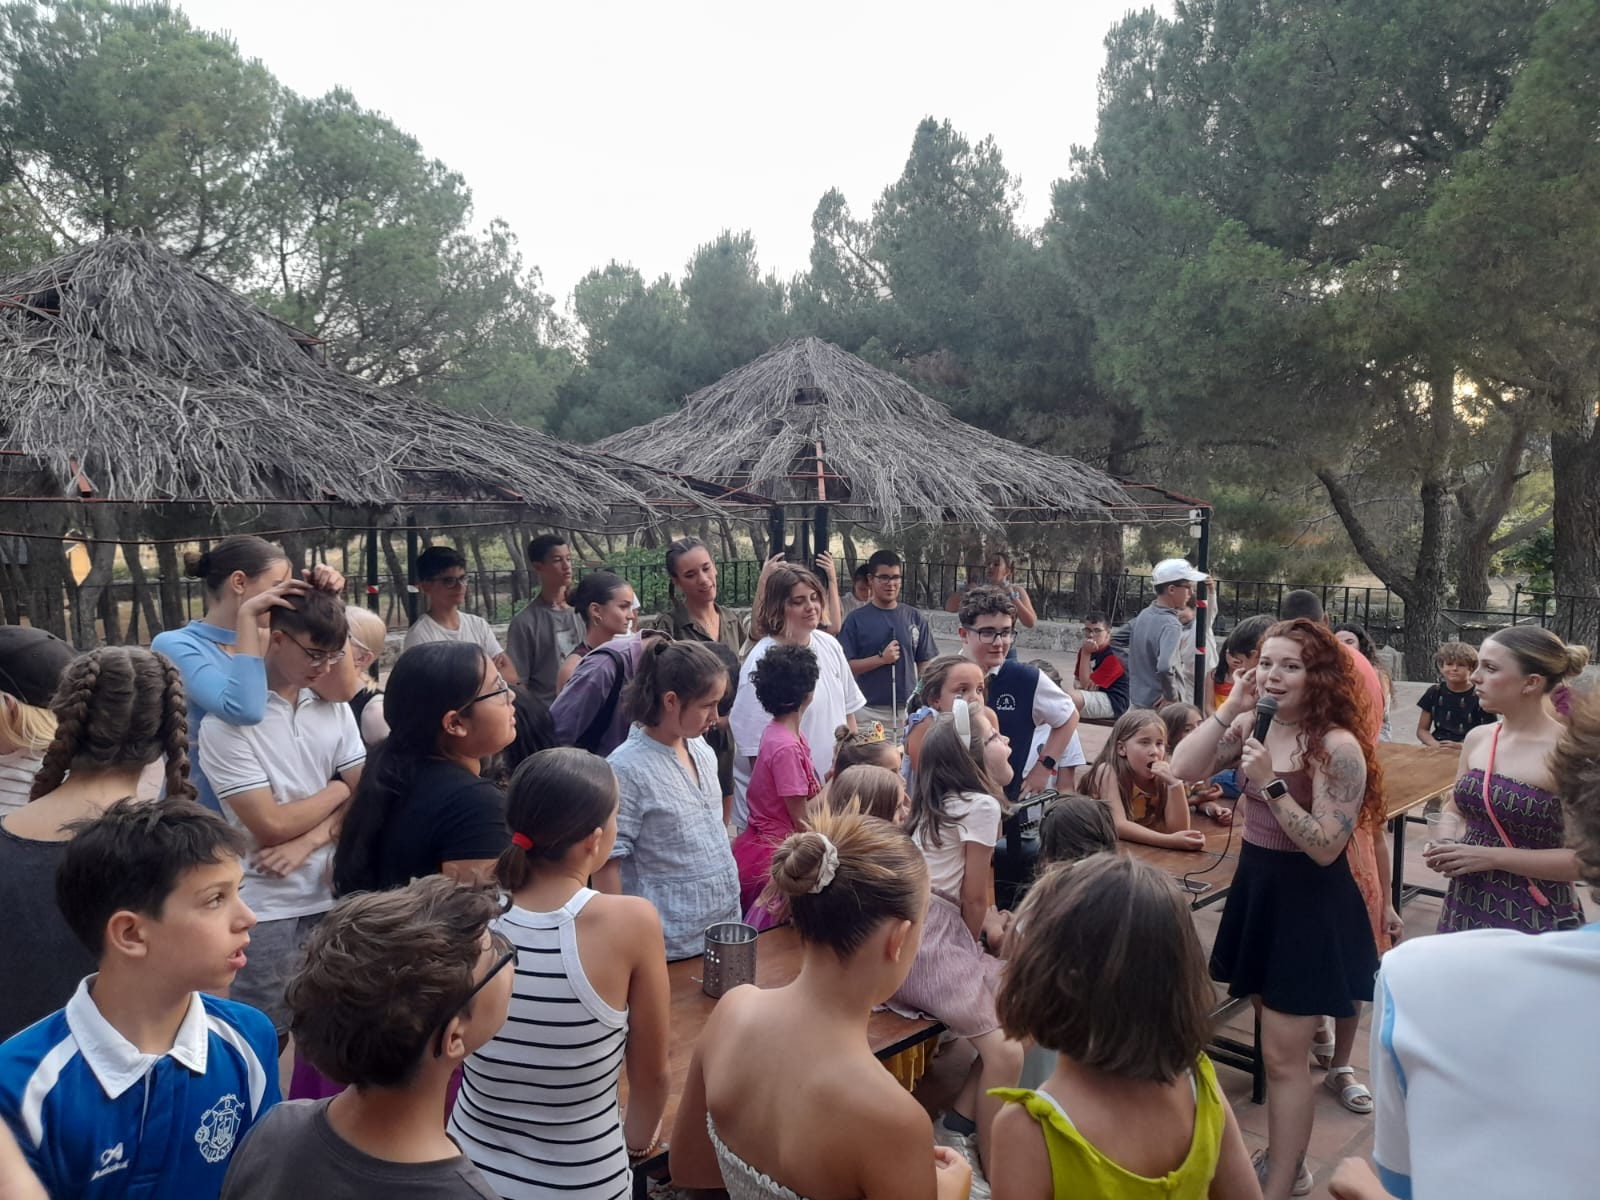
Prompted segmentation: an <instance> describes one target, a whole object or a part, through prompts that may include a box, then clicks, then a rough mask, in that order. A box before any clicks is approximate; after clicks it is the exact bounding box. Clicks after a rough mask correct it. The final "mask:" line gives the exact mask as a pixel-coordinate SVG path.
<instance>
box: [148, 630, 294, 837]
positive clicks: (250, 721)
mask: <svg viewBox="0 0 1600 1200" xmlns="http://www.w3.org/2000/svg"><path fill="white" fill-rule="evenodd" d="M235 640H236V635H235V634H234V632H233V630H231V629H223V628H222V627H221V626H219V625H211V624H208V623H206V622H205V621H199V620H196V621H190V622H189V623H188V624H187V625H185V626H184V627H183V628H182V629H169V630H167V631H166V632H164V633H158V634H156V636H155V639H154V640H153V641H152V642H151V643H150V649H152V650H155V651H158V652H159V653H161V654H165V655H166V656H167V657H168V658H170V659H171V660H172V661H173V663H174V664H176V666H177V668H178V671H179V672H180V673H181V674H182V675H183V694H184V696H185V698H186V699H187V700H188V702H189V779H190V781H191V782H192V783H193V784H194V786H195V790H196V791H198V792H199V793H200V803H202V804H204V805H205V806H206V807H207V808H209V809H212V810H213V811H215V812H221V811H222V805H221V804H220V803H218V801H217V794H216V792H215V791H214V790H213V789H212V787H211V784H210V783H209V782H208V781H207V779H206V776H205V772H204V771H202V770H201V769H200V722H201V721H203V720H204V719H205V717H206V715H207V714H208V713H215V714H216V715H217V716H218V717H220V718H222V720H224V721H226V722H227V723H228V724H229V725H259V724H260V723H261V719H262V718H263V717H264V716H266V715H267V664H266V663H265V662H264V661H263V660H262V659H261V658H259V657H258V656H256V655H254V654H229V653H228V651H227V650H226V649H225V647H227V646H231V645H233V643H234V641H235Z"/></svg>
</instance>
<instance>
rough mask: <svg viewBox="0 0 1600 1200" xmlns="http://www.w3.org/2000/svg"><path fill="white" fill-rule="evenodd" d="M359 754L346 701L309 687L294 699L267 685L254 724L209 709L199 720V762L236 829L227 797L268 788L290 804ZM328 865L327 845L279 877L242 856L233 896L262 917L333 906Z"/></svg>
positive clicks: (349, 766) (362, 754)
mask: <svg viewBox="0 0 1600 1200" xmlns="http://www.w3.org/2000/svg"><path fill="white" fill-rule="evenodd" d="M366 759H367V748H366V745H365V744H364V743H363V742H362V741H361V731H360V730H359V729H357V728H356V718H355V714H353V713H352V712H351V711H350V706H349V705H348V704H334V703H332V702H330V701H327V700H323V699H321V698H319V697H318V696H317V694H316V693H315V692H313V691H312V690H311V689H310V688H306V689H305V690H304V691H302V692H301V693H300V697H299V699H298V701H297V702H296V703H294V704H290V703H289V702H288V701H287V700H285V699H284V698H283V697H282V696H280V695H278V694H277V693H276V692H271V691H269V692H268V693H267V713H266V716H265V717H263V718H262V719H261V723H260V724H259V725H229V724H228V723H227V722H226V721H224V720H222V719H221V718H220V717H218V716H215V715H214V714H213V715H208V716H207V717H206V719H205V720H204V721H202V722H201V723H200V765H201V768H202V769H203V770H204V771H205V773H206V778H207V779H209V780H210V781H211V786H212V787H214V788H216V791H217V799H218V800H220V801H221V802H222V813H223V815H224V816H225V817H227V818H228V820H229V821H230V822H231V823H232V824H234V825H237V826H238V827H239V828H240V829H243V828H244V827H245V826H244V822H243V821H241V820H239V817H238V814H237V813H235V812H234V811H233V805H231V804H229V803H228V798H229V797H230V796H237V795H239V794H241V793H243V792H251V791H255V790H257V789H259V788H270V789H271V791H272V798H273V799H274V800H275V801H277V802H278V803H279V804H290V803H292V802H294V801H296V800H304V799H305V798H306V797H307V796H313V795H315V794H316V793H318V792H320V791H321V790H322V789H323V788H325V787H327V786H328V784H329V783H331V782H332V781H333V779H334V777H335V776H337V775H339V774H341V773H343V772H345V771H350V770H354V769H355V768H356V767H359V766H360V765H361V764H362V763H364V762H365V761H366ZM251 841H252V845H253V843H254V839H253V838H252V839H251ZM332 866H333V846H332V845H327V846H323V847H322V848H320V849H318V850H316V851H314V852H313V853H312V855H311V857H310V858H308V859H306V861H305V862H304V863H302V864H301V865H300V867H299V868H298V869H297V870H295V871H293V872H291V873H290V874H288V875H286V876H284V877H283V878H281V879H280V878H278V877H276V876H273V875H267V874H264V873H262V872H260V871H257V870H256V869H255V868H254V867H252V866H251V865H250V863H249V860H248V859H247V860H246V862H245V868H244V883H243V884H242V885H241V887H240V895H241V896H243V897H244V902H245V903H246V904H248V905H249V906H250V907H251V908H252V909H253V910H254V911H255V914H256V916H257V917H258V918H260V919H261V920H263V921H281V920H284V919H285V918H287V917H304V916H309V915H310V914H312V913H319V912H327V911H328V909H330V908H332V907H333V883H332V878H331V870H332Z"/></svg>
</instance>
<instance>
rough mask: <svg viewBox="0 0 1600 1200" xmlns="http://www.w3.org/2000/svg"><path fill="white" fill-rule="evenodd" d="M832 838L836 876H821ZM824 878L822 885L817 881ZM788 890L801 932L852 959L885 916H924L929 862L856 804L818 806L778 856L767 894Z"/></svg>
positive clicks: (783, 893) (789, 906)
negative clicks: (842, 809)
mask: <svg viewBox="0 0 1600 1200" xmlns="http://www.w3.org/2000/svg"><path fill="white" fill-rule="evenodd" d="M830 844H831V846H832V848H833V850H834V851H835V852H836V853H837V854H838V866H837V867H836V868H835V870H834V874H833V878H832V879H831V880H829V881H828V882H827V883H822V877H823V872H824V868H825V864H826V861H827V858H828V848H829V846H830ZM819 884H821V886H818V885H819ZM774 893H775V894H777V895H779V896H782V897H784V899H785V901H786V907H787V909H788V912H789V917H790V919H791V920H792V921H793V922H794V928H795V932H796V933H798V934H799V935H800V939H801V940H802V941H805V942H811V943H813V944H815V945H822V946H828V947H830V948H831V949H832V950H833V952H834V953H835V954H837V955H838V956H839V959H840V960H841V961H843V960H845V959H848V958H849V957H850V956H851V955H852V954H854V953H855V952H856V951H857V950H858V949H860V948H861V944H862V943H863V942H865V941H866V940H867V938H868V937H870V936H871V935H872V931H873V930H874V929H875V928H877V926H878V925H879V924H880V923H881V922H883V921H887V920H896V921H916V920H919V919H920V918H921V917H922V915H923V913H924V910H925V909H926V908H927V903H928V863H927V860H926V859H925V858H923V857H922V851H920V850H918V849H917V847H916V844H915V843H914V842H913V841H912V840H911V839H910V838H909V837H907V836H906V834H905V832H904V831H903V830H901V829H898V828H896V827H895V826H893V825H891V824H889V822H887V821H880V820H879V819H878V818H877V817H868V816H863V815H862V814H861V813H860V812H859V811H857V810H856V809H855V808H854V806H852V807H850V808H849V809H847V810H846V811H845V812H842V813H835V812H820V813H817V814H816V816H815V817H813V818H812V820H811V827H810V828H809V829H808V830H806V831H805V832H803V833H792V834H790V835H789V836H788V837H787V838H785V839H784V841H783V844H782V845H781V846H779V847H778V849H777V851H776V853H774V854H773V856H772V882H771V884H770V885H769V886H768V889H767V895H768V896H769V897H770V896H771V895H772V894H774Z"/></svg>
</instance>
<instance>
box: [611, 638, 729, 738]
mask: <svg viewBox="0 0 1600 1200" xmlns="http://www.w3.org/2000/svg"><path fill="white" fill-rule="evenodd" d="M727 685H728V669H727V668H726V667H724V666H723V665H722V660H721V659H720V658H718V657H717V655H716V653H715V652H714V651H713V650H712V649H711V648H710V647H709V646H707V645H706V644H705V643H704V642H674V641H670V640H668V639H666V638H645V639H644V646H643V647H642V648H641V649H640V651H639V669H638V670H637V671H636V672H635V673H634V676H633V678H632V679H630V680H629V681H628V683H627V685H626V686H625V687H624V688H623V690H622V711H623V712H624V713H626V714H627V717H628V719H629V720H630V721H637V722H638V723H639V724H641V725H646V726H651V725H658V724H660V723H661V717H662V706H663V702H664V701H665V699H666V695H667V693H668V692H673V693H675V694H676V695H677V696H678V699H679V700H680V701H688V700H698V699H700V698H701V697H702V696H705V695H707V694H709V693H710V692H711V690H712V689H713V688H717V687H722V688H726V687H727Z"/></svg>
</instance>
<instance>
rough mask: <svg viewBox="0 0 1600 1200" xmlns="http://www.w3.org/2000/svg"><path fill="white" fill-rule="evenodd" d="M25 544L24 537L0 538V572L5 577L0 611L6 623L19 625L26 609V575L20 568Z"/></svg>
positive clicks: (0, 589)
mask: <svg viewBox="0 0 1600 1200" xmlns="http://www.w3.org/2000/svg"><path fill="white" fill-rule="evenodd" d="M26 545H27V539H25V538H4V539H0V572H3V574H4V579H5V587H3V588H0V612H3V614H4V620H5V623H6V624H7V625H21V624H22V618H23V615H24V614H25V612H26V611H27V604H26V600H25V596H26V593H27V582H26V580H27V576H26V575H25V574H24V572H23V569H22V555H23V553H24V550H23V547H24V546H26Z"/></svg>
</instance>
